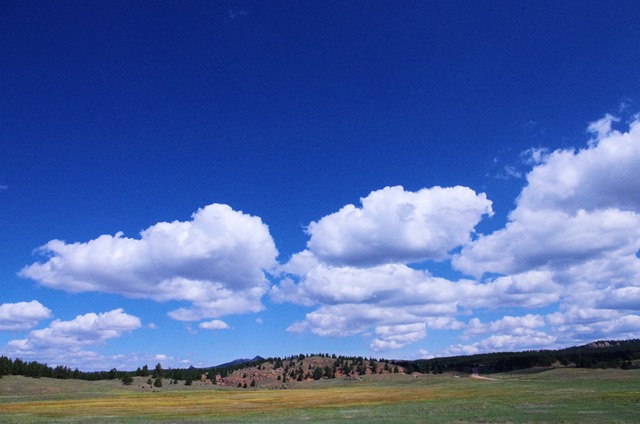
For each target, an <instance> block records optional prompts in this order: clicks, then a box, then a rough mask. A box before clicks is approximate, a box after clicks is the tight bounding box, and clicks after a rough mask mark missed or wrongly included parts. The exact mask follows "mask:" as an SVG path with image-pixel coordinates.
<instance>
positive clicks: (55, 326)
mask: <svg viewBox="0 0 640 424" xmlns="http://www.w3.org/2000/svg"><path fill="white" fill-rule="evenodd" d="M141 325H142V324H141V322H140V318H138V317H136V316H133V315H129V314H127V313H125V312H124V311H123V310H122V309H114V310H112V311H109V312H104V313H101V314H96V313H93V312H91V313H88V314H85V315H78V316H77V317H76V318H75V319H73V320H71V321H60V320H55V321H53V322H52V323H51V324H50V325H49V327H47V328H43V329H40V330H33V331H31V332H30V333H29V335H28V336H27V338H25V339H17V340H11V341H10V342H9V343H8V344H7V346H9V348H11V349H13V350H14V351H16V352H18V353H22V354H23V355H24V354H27V355H30V354H33V353H34V352H37V351H38V350H41V349H42V350H47V349H56V350H68V349H72V350H73V349H76V350H77V349H78V348H80V347H82V346H88V345H95V344H99V343H102V342H104V341H106V340H108V339H112V338H115V337H120V336H121V335H122V334H123V333H125V332H128V331H132V330H136V329H138V328H140V327H141ZM21 356H22V355H21Z"/></svg>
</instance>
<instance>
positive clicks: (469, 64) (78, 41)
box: [0, 0, 640, 370]
mask: <svg viewBox="0 0 640 424" xmlns="http://www.w3.org/2000/svg"><path fill="white" fill-rule="evenodd" d="M560 3H561V4H560ZM560 3H558V2H551V1H536V2H524V3H523V2H508V1H487V2H484V1H482V2H475V1H474V2H472V1H446V2H445V1H442V2H436V1H418V2H412V1H402V2H375V1H335V2H288V1H239V0H238V1H231V0H228V1H186V2H185V1H176V2H170V1H166V2H157V1H148V2H147V1H135V2H128V1H126V2H125V1H113V2H85V1H60V2H48V1H20V2H17V1H7V2H2V3H1V4H0V36H1V39H2V40H3V41H2V43H0V93H2V94H1V95H0V284H1V287H2V291H1V292H0V353H2V354H5V355H9V356H12V357H21V358H23V359H27V360H38V361H41V362H47V363H49V364H59V363H61V364H65V365H69V366H72V367H76V366H77V367H79V368H80V369H84V370H92V369H110V368H112V367H117V368H118V369H135V368H136V367H138V366H141V365H144V364H154V363H157V362H161V363H162V364H163V365H164V366H165V367H181V366H189V365H195V366H208V365H213V364H217V363H222V362H225V361H228V360H231V359H235V358H238V357H252V356H254V355H258V354H259V355H262V356H286V355H290V354H297V353H314V352H327V353H340V354H353V355H364V356H375V357H384V358H421V357H429V356H433V355H436V356H441V355H452V354H461V353H475V352H486V351H495V350H527V349H539V348H555V347H563V346H568V345H574V344H580V343H584V342H589V341H592V340H595V339H624V338H637V337H640V312H639V310H640V259H639V253H638V252H639V251H640V242H639V240H640V203H639V199H640V118H639V115H638V113H640V103H639V102H640V79H639V78H638V71H639V70H640V27H639V26H638V25H637V22H638V21H639V20H640V9H639V8H638V7H637V4H635V2H632V1H615V2H614V1H597V2H595V1H593V2H591V1H580V2H560Z"/></svg>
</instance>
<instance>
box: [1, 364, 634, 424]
mask: <svg viewBox="0 0 640 424" xmlns="http://www.w3.org/2000/svg"><path fill="white" fill-rule="evenodd" d="M575 371H576V372H575V373H573V372H572V371H571V370H560V371H549V372H545V373H539V374H535V375H522V376H517V375H513V374H512V375H507V374H505V375H502V376H499V377H502V378H498V379H496V380H477V379H471V378H452V376H451V375H449V376H447V375H442V376H421V377H419V378H413V377H411V376H406V375H394V376H387V377H385V378H378V377H377V376H376V377H371V378H367V379H365V380H364V381H357V382H354V381H346V380H338V379H336V380H330V381H324V382H313V383H310V384H306V385H304V384H303V385H300V386H298V387H297V388H295V389H289V390H265V389H257V390H254V389H245V390H241V389H231V390H230V389H221V388H218V387H216V386H209V387H208V388H206V389H205V388H192V387H185V386H184V385H178V386H173V387H171V389H170V390H169V389H168V388H167V390H165V389H164V388H163V389H162V390H161V391H157V392H152V391H139V390H136V389H135V387H134V388H124V387H123V386H121V385H118V383H117V382H94V383H90V382H70V381H59V380H47V379H40V380H33V379H25V378H21V377H5V378H3V379H0V422H11V423H41V422H74V423H76V422H91V423H97V422H109V423H113V422H136V423H145V422H156V421H168V422H205V421H206V422H278V423H281V422H300V421H315V422H343V421H346V420H349V421H350V422H367V423H373V422H378V423H381V422H392V423H394V424H398V423H403V422H416V421H425V419H427V418H428V421H429V422H435V423H438V422H451V421H457V422H478V421H483V422H561V421H564V422H594V423H595V422H630V423H631V422H634V423H635V422H640V391H639V390H638V386H637V381H638V377H640V372H636V371H632V372H628V371H602V372H600V370H594V371H582V370H575ZM25 385H30V387H25ZM33 390H36V392H34V391H33ZM37 390H40V391H39V392H38V391H37Z"/></svg>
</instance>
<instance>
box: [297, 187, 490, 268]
mask: <svg viewBox="0 0 640 424" xmlns="http://www.w3.org/2000/svg"><path fill="white" fill-rule="evenodd" d="M360 201H361V203H362V207H360V208H358V207H356V206H354V205H346V206H344V207H343V208H342V209H340V210H339V211H338V212H336V213H333V214H331V215H328V216H325V217H324V218H322V219H320V220H319V221H318V222H312V223H311V224H309V227H308V229H307V231H308V233H309V235H310V239H309V242H308V243H307V248H308V249H309V251H311V252H312V253H313V254H314V255H315V256H317V257H318V258H320V259H321V260H322V261H324V262H326V263H329V264H334V265H351V266H370V265H374V264H381V263H406V262H412V261H419V260H425V259H435V260H442V259H445V258H447V256H448V252H449V251H450V250H451V249H454V248H455V247H457V246H459V245H461V244H464V243H466V242H467V241H469V240H470V235H471V233H472V231H473V228H474V227H475V226H476V224H477V223H478V222H479V221H480V219H481V218H482V216H484V215H491V214H492V213H493V212H492V209H491V202H490V201H489V200H487V198H486V196H485V195H484V193H482V194H477V193H475V192H474V191H473V190H471V189H469V188H467V187H460V186H458V187H449V188H442V187H433V188H431V189H426V188H425V189H422V190H419V191H417V192H410V191H405V190H404V189H403V188H402V187H401V186H396V187H385V188H383V189H381V190H377V191H373V192H372V193H370V194H369V195H368V196H367V197H364V198H362V199H360Z"/></svg>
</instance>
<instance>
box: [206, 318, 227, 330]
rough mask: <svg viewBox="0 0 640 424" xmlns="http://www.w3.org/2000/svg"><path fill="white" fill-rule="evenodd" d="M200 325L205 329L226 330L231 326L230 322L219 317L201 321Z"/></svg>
mask: <svg viewBox="0 0 640 424" xmlns="http://www.w3.org/2000/svg"><path fill="white" fill-rule="evenodd" d="M199 327H200V328H202V329H203V330H226V329H228V328H229V324H227V323H226V322H224V321H221V320H219V319H214V320H212V321H207V322H201V323H200V325H199Z"/></svg>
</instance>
